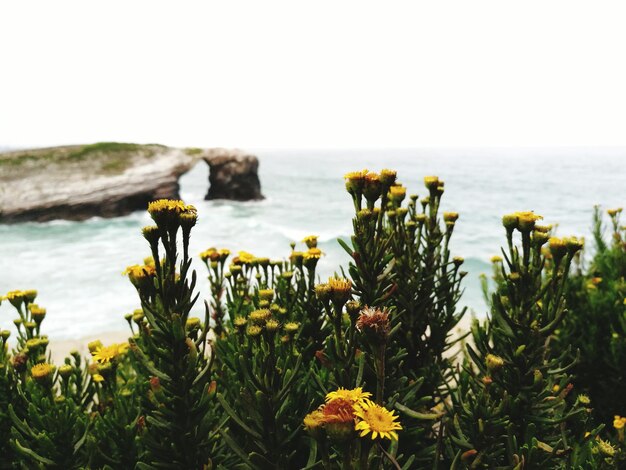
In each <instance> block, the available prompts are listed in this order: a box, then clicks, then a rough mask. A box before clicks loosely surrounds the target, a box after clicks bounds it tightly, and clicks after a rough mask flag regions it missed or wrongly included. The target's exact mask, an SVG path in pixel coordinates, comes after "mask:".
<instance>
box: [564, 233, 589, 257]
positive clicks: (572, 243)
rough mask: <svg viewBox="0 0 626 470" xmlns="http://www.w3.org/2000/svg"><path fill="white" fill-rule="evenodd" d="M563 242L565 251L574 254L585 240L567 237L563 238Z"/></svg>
mask: <svg viewBox="0 0 626 470" xmlns="http://www.w3.org/2000/svg"><path fill="white" fill-rule="evenodd" d="M565 244H566V245H567V251H569V252H570V253H571V254H574V253H576V252H577V251H579V250H581V249H582V247H583V245H584V244H585V242H584V240H583V239H582V238H576V237H567V238H566V239H565Z"/></svg>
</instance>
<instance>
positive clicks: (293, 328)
mask: <svg viewBox="0 0 626 470" xmlns="http://www.w3.org/2000/svg"><path fill="white" fill-rule="evenodd" d="M284 328H285V331H286V332H287V333H289V334H294V333H295V332H297V331H298V330H299V329H300V323H297V322H293V321H290V322H288V323H285V327H284Z"/></svg>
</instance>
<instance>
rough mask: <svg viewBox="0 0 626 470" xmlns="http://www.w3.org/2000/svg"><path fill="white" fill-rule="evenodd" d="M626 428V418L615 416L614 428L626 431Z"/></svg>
mask: <svg viewBox="0 0 626 470" xmlns="http://www.w3.org/2000/svg"><path fill="white" fill-rule="evenodd" d="M624 426H626V417H624V418H622V417H621V416H619V415H615V418H614V419H613V427H614V428H615V429H618V430H619V429H624Z"/></svg>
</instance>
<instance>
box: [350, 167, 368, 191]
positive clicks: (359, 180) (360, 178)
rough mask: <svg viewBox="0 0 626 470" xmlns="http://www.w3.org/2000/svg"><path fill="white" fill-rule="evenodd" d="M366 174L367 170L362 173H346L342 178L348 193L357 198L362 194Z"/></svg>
mask: <svg viewBox="0 0 626 470" xmlns="http://www.w3.org/2000/svg"><path fill="white" fill-rule="evenodd" d="M366 174H367V170H362V171H352V172H350V173H346V174H345V175H344V178H345V180H346V189H347V190H348V192H349V193H354V194H356V195H358V196H360V195H361V193H362V192H363V187H364V186H365V175H366Z"/></svg>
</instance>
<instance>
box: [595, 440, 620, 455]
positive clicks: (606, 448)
mask: <svg viewBox="0 0 626 470" xmlns="http://www.w3.org/2000/svg"><path fill="white" fill-rule="evenodd" d="M596 442H597V445H598V450H599V451H600V452H601V453H602V454H604V455H606V456H607V457H613V456H614V455H615V452H616V450H615V447H613V446H612V445H611V443H610V442H608V441H605V440H604V439H598V440H597V441H596Z"/></svg>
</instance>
